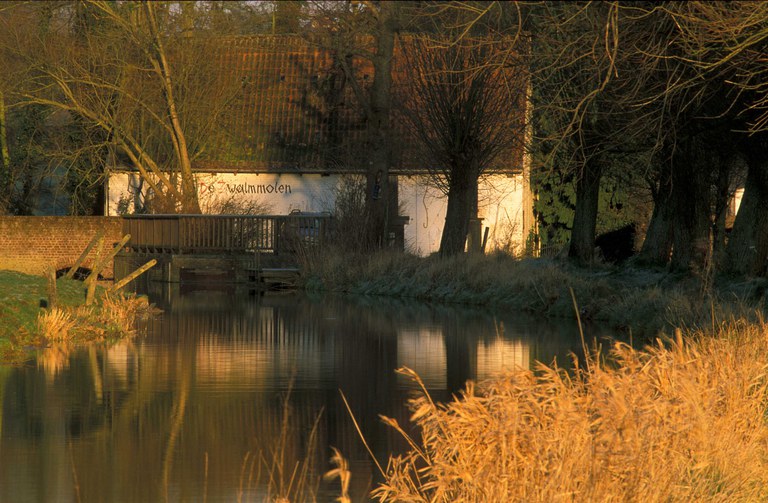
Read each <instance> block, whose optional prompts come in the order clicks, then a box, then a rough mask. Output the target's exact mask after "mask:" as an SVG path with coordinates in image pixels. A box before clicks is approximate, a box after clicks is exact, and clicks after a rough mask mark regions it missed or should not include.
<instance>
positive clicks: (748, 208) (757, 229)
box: [724, 140, 768, 276]
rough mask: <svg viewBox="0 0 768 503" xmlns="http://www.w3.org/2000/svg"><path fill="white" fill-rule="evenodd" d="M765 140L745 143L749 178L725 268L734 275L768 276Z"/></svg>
mask: <svg viewBox="0 0 768 503" xmlns="http://www.w3.org/2000/svg"><path fill="white" fill-rule="evenodd" d="M763 144H764V142H761V141H757V140H755V141H750V142H749V144H748V145H747V146H746V152H745V153H746V159H747V180H746V183H745V184H744V197H743V198H742V200H741V205H740V206H739V212H738V213H737V214H736V220H735V221H734V223H733V230H732V231H731V236H730V239H729V241H728V248H727V249H726V255H725V261H724V270H725V272H729V273H731V274H746V275H752V276H763V275H765V266H766V260H767V259H768V160H765V159H764V158H763V156H764V152H765V150H764V149H763V148H760V147H761V146H762V145H763Z"/></svg>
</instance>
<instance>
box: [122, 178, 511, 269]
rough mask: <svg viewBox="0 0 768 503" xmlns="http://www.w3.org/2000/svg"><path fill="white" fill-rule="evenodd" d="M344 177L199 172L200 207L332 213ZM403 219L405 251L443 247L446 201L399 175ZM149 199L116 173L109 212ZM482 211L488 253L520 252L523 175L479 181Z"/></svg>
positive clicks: (135, 207)
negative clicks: (491, 251)
mask: <svg viewBox="0 0 768 503" xmlns="http://www.w3.org/2000/svg"><path fill="white" fill-rule="evenodd" d="M341 180H342V175H330V176H323V175H316V174H305V175H298V174H265V173H260V174H255V173H240V174H236V173H220V174H198V175H197V181H198V184H199V197H200V205H201V207H202V209H203V212H204V213H220V212H221V210H222V208H224V207H225V206H227V205H229V206H232V205H234V206H237V207H240V208H251V209H257V210H258V212H260V213H264V214H274V215H282V214H288V213H290V212H291V211H293V210H299V211H306V212H324V211H327V212H332V211H333V208H334V204H335V199H336V195H337V187H338V186H339V183H340V182H341ZM398 192H399V197H400V208H401V213H402V215H406V216H408V217H410V221H409V223H408V224H407V225H406V226H405V243H406V249H407V250H408V251H411V252H413V253H416V254H418V255H422V256H424V255H429V254H431V253H434V252H436V251H438V249H439V248H440V237H441V235H442V232H443V225H444V224H445V211H446V206H447V199H446V197H445V196H444V195H443V193H442V192H441V191H440V190H438V189H436V188H434V187H431V186H430V185H429V184H428V183H427V180H426V179H425V178H423V177H406V176H400V177H398ZM146 197H147V185H146V184H143V183H142V182H141V179H140V177H139V176H138V174H136V173H128V172H114V173H113V174H111V175H110V178H109V183H108V187H107V201H108V203H107V214H108V215H120V214H125V213H135V212H137V211H140V210H141V208H142V205H143V204H144V200H145V198H146ZM478 197H479V201H478V206H479V208H478V212H479V216H480V218H482V219H483V227H488V228H489V237H488V244H487V245H486V251H489V250H493V249H497V248H500V249H506V250H509V251H512V252H515V253H517V252H519V251H520V250H521V249H522V246H523V244H524V242H525V236H524V234H523V221H522V219H523V214H524V211H523V202H524V200H525V199H524V185H523V176H522V175H515V176H506V175H494V176H489V177H485V178H484V179H482V180H481V181H480V184H479V189H478Z"/></svg>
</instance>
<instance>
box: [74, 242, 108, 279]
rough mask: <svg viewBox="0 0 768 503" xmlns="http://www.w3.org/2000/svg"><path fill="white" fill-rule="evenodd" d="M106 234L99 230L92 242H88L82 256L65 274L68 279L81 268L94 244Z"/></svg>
mask: <svg viewBox="0 0 768 503" xmlns="http://www.w3.org/2000/svg"><path fill="white" fill-rule="evenodd" d="M103 236H104V231H99V232H97V233H96V234H95V235H94V236H93V237H92V238H91V242H90V243H88V246H86V247H85V250H83V253H81V254H80V256H79V257H78V258H77V260H76V261H75V263H74V264H73V265H72V267H70V268H69V271H67V274H65V275H64V277H65V278H67V279H72V278H73V277H74V276H75V272H76V271H77V270H78V269H79V268H80V266H81V265H82V264H83V261H84V260H85V257H87V256H88V254H89V253H90V252H91V249H92V248H93V246H94V245H95V244H96V242H98V240H99V239H101V238H102V237H103Z"/></svg>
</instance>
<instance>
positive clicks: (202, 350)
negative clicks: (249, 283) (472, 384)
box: [0, 290, 580, 502]
mask: <svg viewBox="0 0 768 503" xmlns="http://www.w3.org/2000/svg"><path fill="white" fill-rule="evenodd" d="M156 298H158V299H160V301H159V305H160V307H161V308H163V309H164V310H165V313H164V314H163V315H162V316H160V317H159V318H157V319H154V320H151V321H149V322H148V323H147V326H146V327H145V328H146V335H144V336H141V337H138V338H136V339H134V340H132V341H124V342H121V343H118V344H116V345H114V346H111V347H107V348H105V347H91V348H79V349H73V348H60V347H56V348H48V349H46V350H44V351H42V352H41V353H40V355H39V357H38V359H37V365H29V366H25V367H22V368H5V369H2V373H0V385H1V386H2V388H1V389H2V394H1V395H0V396H2V397H3V400H2V402H0V404H1V405H2V415H1V416H0V417H1V419H2V423H1V424H0V426H2V429H1V430H0V432H1V436H0V501H20V502H23V501H69V500H71V501H77V500H82V501H162V500H169V501H203V500H206V501H238V500H240V501H248V500H249V499H250V500H251V501H261V500H262V498H263V497H264V495H265V494H266V492H265V491H266V485H265V483H264V482H265V481H266V479H267V478H268V477H267V476H266V474H265V472H264V473H261V476H260V477H258V476H257V475H258V473H257V465H256V464H255V460H257V459H261V458H263V459H266V460H267V461H268V464H270V463H271V464H272V465H273V466H274V463H273V462H272V461H271V455H272V453H274V452H275V450H276V449H277V446H276V442H277V441H278V439H280V438H281V432H282V431H288V432H289V435H288V436H287V437H286V440H285V442H283V444H282V445H281V446H280V448H279V450H280V452H281V455H282V456H283V458H284V461H285V466H286V471H287V472H290V470H293V467H294V466H296V463H297V462H298V461H299V460H303V459H309V460H310V462H311V463H310V464H311V467H312V469H313V470H314V471H315V473H322V472H324V471H325V470H327V469H329V468H330V467H329V465H328V461H327V460H328V458H329V457H330V446H335V447H338V448H339V449H341V451H342V452H343V453H344V455H345V456H346V457H348V458H349V460H350V462H351V465H352V471H353V488H352V489H353V493H356V494H357V495H358V496H360V495H364V494H365V493H366V492H367V490H368V489H369V488H370V487H371V486H372V485H373V484H375V483H376V480H377V474H376V473H375V471H374V468H373V464H372V463H371V460H370V458H369V456H368V454H367V452H366V450H365V448H364V446H363V445H362V443H361V441H360V440H359V438H358V435H357V433H356V429H355V426H354V424H353V423H352V421H351V420H350V417H349V414H348V412H347V411H346V408H345V406H344V404H343V402H342V400H341V397H340V393H339V391H342V392H343V393H344V395H345V396H346V398H347V400H348V401H349V404H350V406H351V408H352V410H353V412H354V414H355V418H356V420H357V422H358V424H359V425H360V428H361V429H362V431H363V432H364V434H365V436H366V439H367V441H368V443H369V444H370V446H371V448H372V449H373V451H374V453H375V454H376V456H377V457H378V458H379V459H380V460H386V457H387V455H388V454H390V453H392V452H398V451H400V450H402V449H404V448H405V445H404V442H403V441H402V439H400V438H399V437H398V436H397V435H396V434H395V433H394V432H392V431H391V430H390V429H388V428H387V427H385V426H384V425H382V423H381V421H380V418H379V414H384V415H387V416H390V417H394V418H397V419H398V421H399V422H400V423H401V424H407V423H408V416H409V411H408V409H407V406H406V402H407V399H408V398H409V397H410V396H412V393H413V392H414V389H415V386H414V384H413V383H411V382H409V381H408V380H406V379H405V378H404V377H402V376H400V375H398V374H396V373H395V369H397V368H398V367H401V366H408V367H410V368H412V369H414V370H416V371H417V372H418V373H419V375H420V376H421V378H422V379H423V381H424V383H425V384H426V386H427V388H428V389H429V390H430V393H432V394H433V396H434V397H435V398H437V399H443V400H444V399H449V398H450V396H451V394H452V393H456V392H457V391H458V390H459V389H460V388H461V387H462V386H463V385H464V383H465V382H466V381H467V380H468V379H473V380H484V379H487V378H490V377H492V376H494V375H495V374H497V373H499V372H502V371H505V370H509V369H512V368H530V367H531V365H532V364H533V362H535V361H544V362H550V361H552V359H553V358H556V359H557V360H558V361H559V362H566V361H568V359H567V358H566V357H567V355H568V353H569V352H570V351H574V350H576V349H577V348H579V347H580V343H579V338H578V332H577V330H576V327H575V326H572V324H569V323H565V324H562V325H553V324H550V323H542V322H541V321H534V320H531V319H528V318H525V317H521V316H517V315H514V314H509V315H500V314H498V313H496V314H492V313H488V312H482V311H478V310H472V309H466V308H456V307H436V306H429V305H424V304H416V303H412V302H391V301H385V300H382V299H349V298H345V299H341V298H331V297H319V298H310V297H305V296H293V295H284V296H265V297H258V296H248V295H247V294H242V293H240V292H227V291H222V292H213V293H212V292H188V293H184V294H181V293H179V292H178V290H175V291H174V290H171V291H164V292H162V295H159V296H157V297H156ZM289 390H290V397H289V401H288V407H287V408H286V407H285V400H284V398H285V396H286V395H287V394H288V392H289ZM286 411H287V412H288V415H287V419H288V422H287V423H286V422H284V420H285V419H286ZM286 425H287V430H285V427H286ZM313 428H314V430H313ZM313 431H314V433H312V432H313ZM313 436H315V437H316V446H315V448H314V449H311V448H309V447H308V443H309V440H310V438H311V437H313ZM288 467H290V470H288ZM259 478H260V482H258V483H257V479H259ZM321 491H322V492H321V494H320V495H319V496H318V498H317V499H318V501H331V500H333V498H334V497H335V496H337V494H336V492H335V490H334V488H333V487H332V486H331V485H323V487H322V488H321ZM358 499H359V498H358Z"/></svg>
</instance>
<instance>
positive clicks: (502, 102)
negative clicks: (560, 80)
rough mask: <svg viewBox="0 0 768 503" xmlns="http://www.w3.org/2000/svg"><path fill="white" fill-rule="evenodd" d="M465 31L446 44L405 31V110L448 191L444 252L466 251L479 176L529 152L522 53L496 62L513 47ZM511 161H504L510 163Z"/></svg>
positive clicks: (431, 167)
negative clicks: (493, 61) (495, 56)
mask: <svg viewBox="0 0 768 503" xmlns="http://www.w3.org/2000/svg"><path fill="white" fill-rule="evenodd" d="M479 42H480V41H478V40H472V39H470V38H462V39H461V40H459V41H458V42H457V43H454V44H449V45H444V44H440V43H437V42H435V41H433V40H429V39H426V38H403V39H402V43H401V47H402V51H403V54H404V63H405V65H404V67H403V68H400V69H399V72H400V73H402V74H403V75H407V78H404V79H403V81H404V83H403V85H402V86H401V88H400V89H399V94H398V96H399V100H398V101H399V102H400V103H401V109H400V117H402V120H403V122H404V123H405V124H406V131H407V133H408V134H409V136H411V137H412V138H416V139H417V140H418V142H419V144H420V147H421V148H420V152H421V154H422V155H421V163H422V164H423V165H424V166H425V167H427V168H428V169H429V172H430V174H431V177H432V179H433V181H434V183H435V184H436V185H437V186H438V187H439V188H440V189H441V190H442V191H443V193H444V194H446V196H447V197H448V206H447V211H446V217H445V226H444V227H443V234H442V239H441V241H440V254H441V255H444V256H448V255H455V254H458V253H463V252H464V249H465V243H466V241H467V235H468V233H469V224H470V220H471V219H476V218H477V203H478V201H477V197H478V194H477V186H478V179H479V178H480V177H481V176H482V175H483V174H487V173H490V172H492V171H493V170H494V169H495V168H506V169H509V168H510V167H511V166H509V163H513V162H515V160H517V161H518V162H520V161H521V160H522V156H521V155H520V154H522V148H523V136H524V129H525V107H526V102H525V89H526V74H525V73H524V72H522V71H521V66H520V65H518V64H516V63H515V62H516V61H517V58H516V59H515V60H511V59H510V60H508V63H507V65H505V66H504V67H495V66H489V65H487V64H486V62H487V61H488V60H489V59H490V54H491V53H492V52H498V51H500V50H502V48H506V47H507V45H508V44H509V43H510V41H508V40H499V41H497V43H495V44H490V43H485V41H483V43H479ZM505 163H506V164H507V165H504V164H505Z"/></svg>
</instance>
